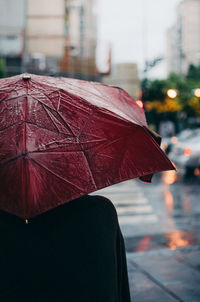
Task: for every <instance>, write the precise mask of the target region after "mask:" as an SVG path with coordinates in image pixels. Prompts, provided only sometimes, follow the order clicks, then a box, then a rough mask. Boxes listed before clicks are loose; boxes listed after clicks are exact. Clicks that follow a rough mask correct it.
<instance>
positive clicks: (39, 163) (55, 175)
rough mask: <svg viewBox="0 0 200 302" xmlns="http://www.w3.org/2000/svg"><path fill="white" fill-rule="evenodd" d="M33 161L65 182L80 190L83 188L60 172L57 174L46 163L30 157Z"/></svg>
mask: <svg viewBox="0 0 200 302" xmlns="http://www.w3.org/2000/svg"><path fill="white" fill-rule="evenodd" d="M30 159H31V160H32V161H33V162H35V163H36V164H37V165H38V166H40V167H42V168H43V169H44V170H47V171H48V172H50V173H51V174H53V175H54V176H56V177H57V178H59V179H61V180H63V181H64V182H66V183H68V184H70V185H72V186H73V187H75V188H76V189H78V190H82V189H83V188H80V187H79V186H76V185H74V184H73V183H71V182H70V181H68V180H66V179H65V178H63V177H61V176H59V175H58V174H56V173H55V172H53V171H52V170H50V169H48V168H47V167H45V166H44V165H42V164H41V163H39V162H38V161H37V160H35V159H34V158H32V157H31V158H30Z"/></svg>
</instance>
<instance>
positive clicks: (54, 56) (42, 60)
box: [25, 0, 66, 73]
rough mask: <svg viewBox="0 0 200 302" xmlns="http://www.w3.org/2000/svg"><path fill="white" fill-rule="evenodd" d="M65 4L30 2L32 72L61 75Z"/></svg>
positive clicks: (61, 0) (28, 53)
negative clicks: (45, 71) (60, 62)
mask: <svg viewBox="0 0 200 302" xmlns="http://www.w3.org/2000/svg"><path fill="white" fill-rule="evenodd" d="M64 26H65V1H64V0H42V1H41V0H26V31H25V33H26V45H25V46H26V47H25V51H26V60H27V63H28V67H29V69H33V70H34V69H36V70H38V69H39V70H41V71H43V70H45V69H46V70H48V71H49V72H52V73H55V72H58V61H59V59H60V58H61V57H62V56H63V55H64V49H65V41H66V36H65V28H64Z"/></svg>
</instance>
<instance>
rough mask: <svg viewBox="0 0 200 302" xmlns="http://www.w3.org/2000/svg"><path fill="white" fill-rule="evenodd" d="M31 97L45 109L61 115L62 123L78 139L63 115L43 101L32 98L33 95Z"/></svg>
mask: <svg viewBox="0 0 200 302" xmlns="http://www.w3.org/2000/svg"><path fill="white" fill-rule="evenodd" d="M31 97H32V98H34V99H35V100H36V101H38V102H39V103H41V104H42V105H43V107H48V108H50V109H52V110H53V111H55V112H56V113H57V114H58V115H59V117H60V118H61V120H62V122H63V123H64V125H65V127H66V128H67V129H68V130H69V131H70V132H71V134H72V135H73V136H74V137H76V135H75V134H74V133H73V131H72V129H71V128H70V126H69V125H68V124H67V123H66V121H65V120H64V118H63V117H62V115H61V114H60V113H59V112H58V111H56V109H54V108H51V107H50V106H48V105H47V104H45V103H44V102H42V101H41V100H38V99H37V98H36V97H34V96H32V95H31Z"/></svg>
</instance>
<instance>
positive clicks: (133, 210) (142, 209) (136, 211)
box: [116, 205, 153, 214]
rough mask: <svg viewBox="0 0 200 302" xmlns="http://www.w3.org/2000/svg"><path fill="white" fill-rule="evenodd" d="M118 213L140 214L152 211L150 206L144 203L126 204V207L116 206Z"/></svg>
mask: <svg viewBox="0 0 200 302" xmlns="http://www.w3.org/2000/svg"><path fill="white" fill-rule="evenodd" d="M116 210H117V213H118V214H124V213H127V214H130V212H131V213H132V214H142V213H152V210H153V209H152V206H151V205H145V206H126V207H117V208H116Z"/></svg>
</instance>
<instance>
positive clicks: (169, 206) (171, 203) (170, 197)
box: [164, 191, 174, 211]
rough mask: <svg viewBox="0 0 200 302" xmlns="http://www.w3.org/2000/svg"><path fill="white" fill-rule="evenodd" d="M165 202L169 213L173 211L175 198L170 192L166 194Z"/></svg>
mask: <svg viewBox="0 0 200 302" xmlns="http://www.w3.org/2000/svg"><path fill="white" fill-rule="evenodd" d="M164 200H165V205H166V208H167V209H168V210H169V211H173V209H174V198H173V195H172V193H171V192H170V191H165V192H164Z"/></svg>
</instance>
